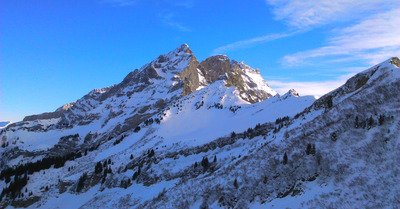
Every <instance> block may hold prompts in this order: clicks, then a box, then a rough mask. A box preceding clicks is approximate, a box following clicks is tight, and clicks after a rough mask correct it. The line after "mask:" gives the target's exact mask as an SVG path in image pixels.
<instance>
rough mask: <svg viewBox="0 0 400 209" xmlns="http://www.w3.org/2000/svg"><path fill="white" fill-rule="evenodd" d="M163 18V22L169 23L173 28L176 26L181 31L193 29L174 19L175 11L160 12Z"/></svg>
mask: <svg viewBox="0 0 400 209" xmlns="http://www.w3.org/2000/svg"><path fill="white" fill-rule="evenodd" d="M160 17H161V20H162V22H163V23H164V24H165V25H167V26H170V27H172V28H175V29H177V30H179V31H181V32H190V31H192V29H190V28H189V27H187V26H185V25H183V24H182V23H180V22H177V21H175V20H174V17H175V15H174V14H173V13H168V14H160Z"/></svg>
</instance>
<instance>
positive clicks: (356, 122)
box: [354, 116, 358, 128]
mask: <svg viewBox="0 0 400 209" xmlns="http://www.w3.org/2000/svg"><path fill="white" fill-rule="evenodd" d="M354 127H356V128H358V116H356V121H355V122H354Z"/></svg>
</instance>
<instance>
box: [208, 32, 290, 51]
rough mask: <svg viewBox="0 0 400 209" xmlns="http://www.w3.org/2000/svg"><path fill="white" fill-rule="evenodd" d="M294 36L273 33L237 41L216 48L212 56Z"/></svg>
mask: <svg viewBox="0 0 400 209" xmlns="http://www.w3.org/2000/svg"><path fill="white" fill-rule="evenodd" d="M294 34H296V32H293V33H273V34H268V35H265V36H261V37H256V38H252V39H247V40H242V41H237V42H234V43H231V44H227V45H225V46H221V47H218V48H216V49H214V50H213V52H212V54H213V55H215V54H222V53H226V52H228V51H232V50H235V49H239V48H246V47H249V46H251V45H252V44H257V43H263V42H269V41H274V40H277V39H280V38H285V37H288V36H292V35H294Z"/></svg>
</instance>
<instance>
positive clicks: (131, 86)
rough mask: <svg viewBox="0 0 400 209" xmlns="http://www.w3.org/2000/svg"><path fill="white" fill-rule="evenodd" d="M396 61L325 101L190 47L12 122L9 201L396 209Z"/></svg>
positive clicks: (5, 163) (7, 144) (5, 168)
mask: <svg viewBox="0 0 400 209" xmlns="http://www.w3.org/2000/svg"><path fill="white" fill-rule="evenodd" d="M398 67H399V60H398V59H397V58H392V59H390V60H388V61H385V62H383V63H381V64H379V65H376V66H374V67H372V68H370V69H368V70H366V71H364V72H361V73H359V74H357V75H356V76H354V77H353V78H351V79H349V80H348V82H347V83H346V84H344V85H343V86H342V87H340V88H338V89H336V90H334V91H332V92H330V93H328V94H327V95H325V96H323V97H321V98H320V99H318V100H315V98H314V97H312V96H300V95H299V94H298V93H297V92H296V91H295V90H294V89H291V90H289V91H288V93H286V94H285V95H283V96H280V95H278V94H277V93H276V92H275V91H274V90H272V89H271V88H270V87H269V86H268V85H267V83H266V82H265V81H264V80H263V79H262V77H261V76H260V74H259V72H258V71H257V70H254V69H252V68H250V67H249V66H247V65H245V64H244V63H243V62H242V63H239V62H236V61H233V60H229V58H228V57H226V56H223V55H217V56H214V57H210V58H207V59H206V60H204V61H202V62H198V61H197V59H196V58H195V56H194V55H193V53H192V51H191V50H190V49H189V47H188V46H187V45H182V46H180V47H178V48H177V49H176V50H174V51H172V52H170V53H167V54H165V55H161V56H160V57H158V58H157V59H155V60H154V61H152V62H151V63H149V64H146V65H144V66H143V67H142V68H140V69H137V70H135V71H134V72H132V73H130V74H129V75H128V76H127V77H126V78H125V79H124V80H123V81H122V82H121V83H120V84H117V85H114V86H111V87H107V88H103V89H96V90H93V91H91V92H90V93H89V94H87V95H85V96H84V97H82V98H81V99H79V100H78V101H76V102H73V103H70V104H67V105H64V106H63V107H61V108H59V109H57V110H56V111H55V112H52V113H44V114H40V115H34V116H27V117H26V118H25V119H24V121H21V122H17V123H13V124H10V125H8V126H7V127H6V128H4V129H2V130H1V132H0V139H1V144H2V146H1V148H0V153H1V155H2V157H1V159H0V169H1V171H2V172H1V175H0V188H2V191H3V192H2V195H1V203H0V207H6V206H7V207H30V208H199V207H200V208H207V207H209V208H273V207H276V208H285V207H290V208H315V207H318V208H319V207H334V208H348V207H356V208H358V207H373V208H376V207H378V208H382V207H389V208H391V207H395V206H396V205H398V203H399V199H398V194H399V193H400V191H399V188H398V187H394V186H392V185H398V184H399V178H398V176H399V168H398V165H399V161H400V158H399V156H400V155H399V150H400V149H399V148H400V146H399V133H398V132H399V125H400V123H399V111H400V108H399V106H400V105H399V104H400V98H399V97H398V92H399V90H400V74H399V69H398ZM372 188H373V189H372Z"/></svg>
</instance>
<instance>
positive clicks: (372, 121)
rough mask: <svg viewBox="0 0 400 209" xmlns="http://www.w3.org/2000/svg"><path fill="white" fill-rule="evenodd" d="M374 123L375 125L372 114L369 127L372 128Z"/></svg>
mask: <svg viewBox="0 0 400 209" xmlns="http://www.w3.org/2000/svg"><path fill="white" fill-rule="evenodd" d="M373 125H374V118H372V115H371V117H370V118H369V120H368V128H371V127H372V126H373Z"/></svg>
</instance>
